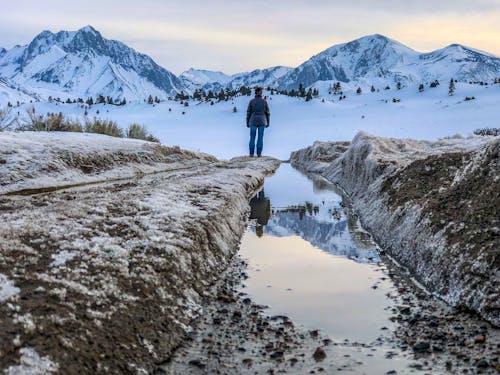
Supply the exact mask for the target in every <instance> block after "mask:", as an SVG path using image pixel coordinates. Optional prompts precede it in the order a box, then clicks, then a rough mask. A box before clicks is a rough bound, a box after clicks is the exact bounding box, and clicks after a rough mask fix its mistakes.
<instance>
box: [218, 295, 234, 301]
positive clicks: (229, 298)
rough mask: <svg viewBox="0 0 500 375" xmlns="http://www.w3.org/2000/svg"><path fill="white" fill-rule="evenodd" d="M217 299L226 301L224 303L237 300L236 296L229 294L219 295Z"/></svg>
mask: <svg viewBox="0 0 500 375" xmlns="http://www.w3.org/2000/svg"><path fill="white" fill-rule="evenodd" d="M217 299H218V300H219V301H220V302H224V303H234V302H236V298H234V297H233V296H229V295H227V294H221V295H219V296H218V297H217Z"/></svg>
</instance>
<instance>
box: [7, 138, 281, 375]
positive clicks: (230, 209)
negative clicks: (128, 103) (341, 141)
mask: <svg viewBox="0 0 500 375" xmlns="http://www.w3.org/2000/svg"><path fill="white" fill-rule="evenodd" d="M278 165H279V162H278V161H277V160H274V159H271V158H259V159H257V158H253V159H251V158H248V157H245V158H236V159H233V160H231V161H227V162H224V161H222V162H220V161H218V160H216V159H215V158H213V157H211V156H208V155H205V154H195V153H192V152H187V151H184V150H181V149H179V148H175V147H163V146H159V145H157V144H154V143H148V142H142V141H131V140H126V139H118V138H111V137H107V136H102V135H95V134H92V135H89V134H68V133H43V132H37V133H32V132H30V133H10V132H8V133H0V186H2V189H1V190H0V238H1V240H0V254H1V256H0V373H2V374H3V373H8V374H47V373H52V372H54V371H55V370H57V369H59V371H60V373H63V374H72V373H78V372H83V373H99V372H102V371H104V370H102V369H112V372H116V373H146V372H148V373H149V372H152V370H153V367H154V364H155V363H158V362H161V361H162V360H160V359H163V358H167V357H168V356H169V355H170V353H171V352H172V350H173V349H174V348H175V347H177V345H178V344H179V343H180V341H181V340H182V338H183V337H184V334H185V333H186V332H187V331H189V330H190V328H189V326H190V324H191V319H192V318H193V317H194V316H196V315H197V314H199V313H200V312H201V311H200V302H201V298H202V294H203V293H204V292H205V291H206V289H207V288H208V286H209V285H211V284H212V283H213V282H214V281H215V280H216V279H217V278H218V276H219V275H220V273H221V271H222V270H223V269H225V268H226V267H227V265H228V262H229V260H230V259H231V258H232V256H233V255H234V253H235V252H236V251H237V249H238V243H239V240H240V237H241V234H242V233H243V231H244V230H245V227H246V224H245V221H244V220H243V218H244V217H246V215H247V211H248V199H249V198H250V196H252V195H253V194H254V191H255V190H256V189H257V188H258V187H259V186H260V185H261V184H262V182H263V179H264V176H265V175H266V174H267V173H270V172H273V171H274V170H275V169H276V168H277V167H278ZM137 172H138V173H137ZM48 184H49V185H48ZM27 188H29V189H34V190H28V191H26V190H24V191H23V190H20V189H27ZM37 188H42V190H41V191H39V190H37ZM47 188H53V190H50V192H48V191H47ZM158 317H161V318H158ZM153 325H154V327H153ZM146 326H148V327H146ZM61 327H63V328H61ZM121 335H125V336H127V337H128V338H125V337H119V336H121ZM110 338H112V340H110ZM117 343H119V345H118V344H117ZM108 349H109V352H107V350H108ZM96 352H97V353H99V354H98V355H97V356H96V354H95V353H96ZM126 352H127V353H126ZM106 353H107V354H106Z"/></svg>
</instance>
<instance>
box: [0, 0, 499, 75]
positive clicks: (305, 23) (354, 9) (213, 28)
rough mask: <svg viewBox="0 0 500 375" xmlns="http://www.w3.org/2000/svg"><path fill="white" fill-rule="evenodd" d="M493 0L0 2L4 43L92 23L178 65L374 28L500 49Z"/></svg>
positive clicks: (307, 46)
mask: <svg viewBox="0 0 500 375" xmlns="http://www.w3.org/2000/svg"><path fill="white" fill-rule="evenodd" d="M499 19H500V1H498V0H477V1H470V0H467V1H465V0H455V1H448V0H444V1H443V0H440V1H429V0H407V1H401V0H377V1H373V0H350V1H345V0H344V1H337V0H310V1H303V0H273V1H267V0H266V1H264V0H240V1H234V0H212V1H206V0H203V1H202V0H184V1H182V2H179V1H164V0H142V1H141V2H139V1H137V0H134V1H132V0H120V1H118V0H109V1H97V0H87V1H86V3H85V6H82V5H81V4H73V3H68V2H67V1H62V0H45V1H43V2H40V1H38V0H18V1H16V2H8V3H6V4H3V5H2V12H1V13H0V35H1V36H0V46H4V47H8V48H9V47H12V46H13V45H14V44H25V43H28V42H29V41H30V40H31V39H32V38H33V37H34V36H35V35H36V34H38V33H39V32H40V31H42V30H43V29H51V30H53V31H58V30H60V29H70V30H71V29H73V30H74V29H78V28H80V27H82V26H84V25H87V24H91V25H93V26H94V27H95V28H97V29H98V30H99V31H101V32H102V33H103V35H104V36H105V37H107V38H112V39H117V40H121V41H124V42H126V43H128V44H129V45H130V46H131V47H133V48H135V49H137V50H139V51H140V52H143V53H146V54H148V55H151V56H152V57H154V58H155V60H157V62H158V63H160V64H161V65H163V66H164V67H166V68H167V69H170V70H173V71H174V72H176V73H180V72H181V71H183V70H184V69H187V68H189V67H190V66H196V67H204V68H210V69H217V70H224V71H226V72H228V73H235V72H238V71H243V70H249V69H252V68H256V67H267V66H272V65H289V66H296V65H298V64H300V63H301V62H303V61H305V60H306V59H308V58H309V57H310V56H312V55H313V54H316V53H319V52H320V51H322V50H323V49H326V48H328V47H330V46H331V45H333V44H337V43H342V42H347V41H349V40H352V39H355V38H357V37H360V36H363V35H367V34H373V33H380V34H384V35H387V36H389V37H391V38H393V39H396V40H399V41H401V42H403V43H405V44H407V45H408V46H410V47H412V48H415V49H417V50H424V51H425V50H431V49H435V48H440V47H442V46H444V45H447V44H450V43H463V44H468V45H470V46H472V47H476V48H480V49H484V50H487V51H490V52H493V53H496V54H500V45H499V43H498V40H500V37H499V30H500V24H499V22H500V21H498V20H499Z"/></svg>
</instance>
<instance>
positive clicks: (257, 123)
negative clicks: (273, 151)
mask: <svg viewBox="0 0 500 375" xmlns="http://www.w3.org/2000/svg"><path fill="white" fill-rule="evenodd" d="M270 116H271V113H270V111H269V105H268V104H267V102H266V100H265V99H263V98H262V87H256V88H255V98H253V99H252V100H250V103H248V109H247V128H250V144H249V146H250V156H253V155H254V153H255V136H256V135H258V138H257V156H259V157H260V156H261V155H262V147H263V145H264V128H267V127H268V126H269V120H270Z"/></svg>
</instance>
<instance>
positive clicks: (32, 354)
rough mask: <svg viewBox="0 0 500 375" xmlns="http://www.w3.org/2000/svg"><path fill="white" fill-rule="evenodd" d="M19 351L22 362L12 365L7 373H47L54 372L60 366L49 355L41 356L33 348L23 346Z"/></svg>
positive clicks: (30, 374)
mask: <svg viewBox="0 0 500 375" xmlns="http://www.w3.org/2000/svg"><path fill="white" fill-rule="evenodd" d="M19 353H20V354H21V358H20V362H21V363H20V364H19V365H17V366H10V367H9V368H8V369H7V371H6V373H7V375H45V374H50V373H54V372H56V371H57V370H58V368H59V366H58V365H57V364H56V363H54V362H52V361H51V360H50V358H49V357H41V356H40V355H39V354H38V353H37V352H36V351H35V350H34V349H32V348H22V349H20V350H19Z"/></svg>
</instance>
